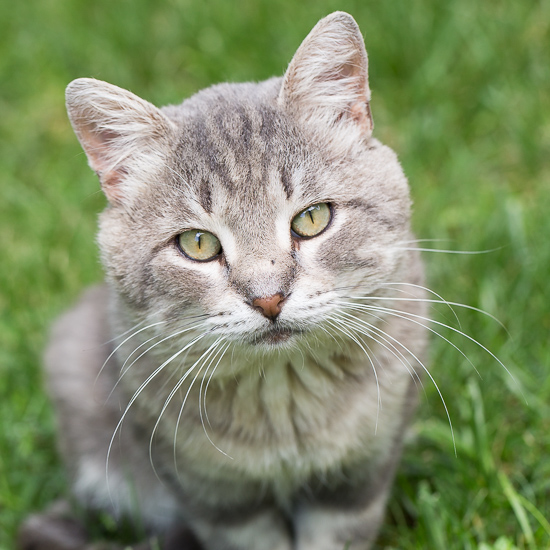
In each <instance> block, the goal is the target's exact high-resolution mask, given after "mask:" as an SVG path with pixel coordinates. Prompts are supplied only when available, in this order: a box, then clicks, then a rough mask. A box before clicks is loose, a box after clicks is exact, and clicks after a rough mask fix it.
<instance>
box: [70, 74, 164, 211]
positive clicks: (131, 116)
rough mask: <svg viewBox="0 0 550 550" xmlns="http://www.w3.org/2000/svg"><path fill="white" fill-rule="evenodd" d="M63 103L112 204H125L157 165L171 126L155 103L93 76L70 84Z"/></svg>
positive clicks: (153, 171) (161, 158)
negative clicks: (65, 104)
mask: <svg viewBox="0 0 550 550" xmlns="http://www.w3.org/2000/svg"><path fill="white" fill-rule="evenodd" d="M66 103H67V112H68V114H69V119H70V121H71V124H72V126H73V129H74V131H75V133H76V135H77V137H78V139H79V141H80V143H81V145H82V147H83V149H84V151H85V152H86V155H87V157H88V162H89V164H90V166H91V168H92V169H93V170H94V171H95V172H96V173H97V174H98V176H99V179H100V181H101V187H102V189H103V191H104V193H105V195H106V196H107V198H108V199H109V201H110V202H111V203H114V204H117V203H121V202H124V200H125V199H127V198H129V196H130V195H131V194H132V193H135V191H136V188H137V187H139V186H140V185H144V184H145V183H146V179H147V177H148V176H153V174H154V173H155V172H156V171H158V170H159V169H160V168H161V167H162V163H163V161H164V158H165V156H166V154H167V152H168V151H169V149H170V139H169V138H170V136H171V135H173V132H174V131H175V128H174V125H173V123H172V122H171V121H170V120H169V119H168V118H167V117H166V116H165V115H164V114H163V113H162V112H161V111H160V110H159V109H157V108H156V107H155V106H154V105H152V104H150V103H148V102H147V101H144V100H143V99H141V98H139V97H138V96H136V95H134V94H132V93H131V92H128V91H127V90H124V89H122V88H119V87H117V86H113V85H112V84H108V83H107V82H102V81H101V80H95V79H93V78H79V79H77V80H74V81H73V82H71V83H70V84H69V85H68V86H67V90H66Z"/></svg>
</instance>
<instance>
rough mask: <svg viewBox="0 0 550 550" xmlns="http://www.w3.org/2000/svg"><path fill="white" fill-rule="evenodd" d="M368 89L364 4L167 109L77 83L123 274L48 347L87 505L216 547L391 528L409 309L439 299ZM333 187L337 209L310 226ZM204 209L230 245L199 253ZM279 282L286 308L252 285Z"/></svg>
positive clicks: (75, 118)
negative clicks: (265, 301)
mask: <svg viewBox="0 0 550 550" xmlns="http://www.w3.org/2000/svg"><path fill="white" fill-rule="evenodd" d="M369 100H370V90H369V87H368V81H367V56H366V52H365V50H364V45H363V41H362V37H361V34H360V32H359V29H358V28H357V25H356V23H355V22H354V21H353V19H352V18H351V16H349V15H347V14H344V13H341V12H337V13H335V14H332V15H330V16H328V17H326V18H325V19H323V20H322V21H321V22H320V23H319V24H318V25H317V26H316V27H315V29H314V30H313V31H312V32H311V33H310V35H309V36H308V38H306V40H305V41H304V43H303V44H302V46H301V47H300V49H299V50H298V52H297V53H296V56H295V58H294V59H293V61H292V62H291V64H290V66H289V69H288V71H287V73H286V75H285V76H284V77H283V78H282V79H271V80H268V81H266V82H263V83H260V84H221V85H218V86H214V87H212V88H209V89H206V90H203V91H201V92H199V93H198V94H196V95H195V96H193V97H192V98H190V99H188V100H186V101H184V102H183V103H182V104H181V105H179V106H170V107H165V108H163V109H157V108H156V107H154V106H152V105H151V104H149V103H147V102H145V101H143V100H141V99H139V98H137V97H136V96H133V94H131V93H129V92H126V91H124V90H120V89H119V88H116V87H115V86H112V85H110V84H106V83H103V82H99V81H95V80H91V79H80V80H77V81H75V82H74V83H72V84H71V85H70V86H69V87H68V90H67V107H68V111H69V116H70V118H71V121H72V123H73V125H74V128H75V131H76V134H77V135H78V137H79V139H80V141H81V143H82V145H83V147H84V149H85V150H86V152H87V155H88V159H89V161H90V164H91V166H92V168H93V169H94V170H95V171H96V172H98V174H99V177H100V180H101V184H102V187H103V189H104V191H105V193H106V195H107V197H108V199H109V201H110V206H109V207H108V208H107V210H106V211H105V212H103V214H102V215H101V219H100V231H99V245H100V249H101V255H102V260H103V263H104V266H105V270H106V275H107V284H106V286H102V287H98V288H95V289H92V290H90V291H88V293H87V294H86V295H85V296H84V298H83V299H82V301H81V302H80V303H79V304H78V305H77V306H76V308H75V309H73V310H72V311H71V312H69V313H68V314H66V315H65V317H63V318H62V319H61V320H60V321H59V322H58V323H57V325H56V327H55V328H54V332H53V335H52V341H51V344H50V347H49V349H48V352H47V354H46V366H47V370H48V376H49V386H50V390H51V393H52V396H53V398H54V402H55V404H56V407H57V412H58V418H59V424H60V441H61V449H62V452H63V455H64V457H65V459H66V461H67V465H68V467H69V470H70V472H71V475H72V479H73V492H74V494H75V496H76V497H77V499H78V500H79V501H80V502H81V503H82V504H83V505H84V506H85V507H89V508H92V509H106V510H108V511H110V512H112V513H113V514H114V515H115V516H116V517H121V516H125V515H129V516H131V517H134V518H136V519H137V520H138V521H140V522H142V523H143V524H144V525H146V526H147V528H148V529H149V530H150V531H151V532H155V533H159V534H161V535H162V534H163V533H166V532H168V531H169V530H171V529H179V528H181V526H182V525H186V526H187V527H188V528H189V529H190V530H191V531H192V532H193V533H194V535H195V536H196V537H197V538H198V539H199V541H200V542H201V543H202V545H203V547H204V548H206V549H207V550H222V549H235V550H244V549H248V548H250V549H252V548H254V549H263V548H265V549H266V550H275V549H277V550H290V549H291V548H293V549H297V550H314V549H315V550H323V549H326V550H337V549H341V548H343V546H344V545H345V544H346V542H352V545H351V548H352V549H367V548H369V547H370V545H371V544H372V541H373V540H374V537H375V536H376V533H377V531H378V527H379V524H380V522H381V520H382V517H383V511H384V505H385V501H386V498H387V494H388V491H389V488H390V486H391V482H392V479H393V476H394V471H395V468H396V465H397V463H398V459H399V456H400V453H401V446H402V441H403V436H404V432H405V430H406V428H407V425H408V422H409V421H410V418H411V415H412V412H413V410H414V407H415V402H416V383H417V380H416V379H417V378H418V376H419V373H420V371H421V370H422V367H421V365H420V363H419V361H421V360H422V359H423V356H424V348H425V341H426V336H425V329H424V327H423V326H422V323H421V322H416V321H415V322H411V320H410V317H409V314H413V315H421V316H425V311H424V304H423V302H422V301H421V300H420V301H415V300H416V299H419V298H423V296H424V294H423V290H422V288H421V285H422V282H423V275H422V266H421V263H420V260H419V256H418V253H417V252H415V251H414V250H412V249H411V247H410V246H408V247H406V248H404V247H403V245H402V243H403V242H404V241H411V239H413V237H412V235H411V233H410V228H409V218H410V198H409V193H408V186H407V181H406V178H405V176H404V175H403V173H402V170H401V167H400V165H399V163H398V161H397V158H396V156H395V154H394V153H393V152H392V151H391V150H390V149H389V148H387V147H385V146H383V145H382V144H380V143H379V142H378V141H377V140H376V139H374V138H373V137H371V133H372V118H371V115H370V106H369V103H368V102H369ZM319 202H328V203H330V204H331V206H332V208H333V219H332V221H331V223H330V225H329V227H328V228H327V230H326V231H324V232H323V233H322V234H320V235H318V236H316V237H314V238H311V239H307V240H299V239H296V238H294V237H292V235H291V233H290V222H291V220H292V218H293V217H294V216H295V215H296V214H297V213H298V212H300V211H301V210H303V209H304V208H306V207H308V206H310V205H312V204H315V203H319ZM187 229H201V230H205V231H209V232H211V233H213V234H215V235H216V236H217V237H218V238H219V240H220V241H221V244H222V248H223V254H222V256H221V257H220V258H219V259H215V260H213V261H210V262H195V261H193V260H190V259H189V258H187V257H185V256H184V255H183V254H182V253H181V252H180V251H179V250H178V248H177V247H176V245H175V239H176V237H177V235H178V234H180V233H182V232H183V231H185V230H187ZM397 285H401V286H397ZM275 294H280V295H281V296H283V297H284V298H285V301H284V303H283V306H282V310H281V313H280V315H279V316H278V317H277V319H276V320H275V321H274V320H272V319H269V318H266V317H265V316H263V315H262V314H261V312H259V311H258V310H257V309H256V308H254V307H253V300H254V299H256V298H258V297H269V296H273V295H275ZM396 296H398V297H405V298H411V299H412V300H411V301H392V299H393V298H394V297H396ZM363 306H368V307H371V308H372V307H376V308H380V307H383V306H385V307H387V308H393V309H394V310H399V311H400V312H401V313H400V314H399V315H393V314H392V313H391V312H390V311H388V310H384V311H383V310H381V309H371V310H366V309H365V308H364V307H363ZM354 308H355V309H354ZM361 308H362V309H361ZM369 311H370V312H369ZM350 315H353V316H354V317H350ZM366 323H370V324H371V325H367V324H366ZM368 327H370V328H368ZM193 339H196V342H195V343H193V344H192V345H190V343H191V342H192V341H193ZM193 365H194V368H193V369H192V370H188V369H190V368H191V367H192V366H193ZM161 367H162V368H161ZM206 390H207V391H206Z"/></svg>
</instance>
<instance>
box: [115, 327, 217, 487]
mask: <svg viewBox="0 0 550 550" xmlns="http://www.w3.org/2000/svg"><path fill="white" fill-rule="evenodd" d="M206 334H207V333H204V334H200V335H199V336H197V337H196V338H194V339H193V340H191V342H189V343H188V344H187V345H185V346H184V347H183V348H181V349H180V350H179V351H177V352H176V353H174V354H173V355H172V356H171V357H170V358H169V359H167V360H166V361H164V362H163V363H162V364H161V365H160V366H159V367H157V368H156V369H155V370H154V371H153V372H152V373H151V374H150V375H149V376H148V377H147V379H146V380H145V381H144V382H142V384H141V385H140V386H139V388H138V389H137V390H136V391H135V392H134V395H132V397H131V399H130V401H129V402H128V405H126V409H125V410H124V412H123V413H122V416H121V417H120V420H119V421H118V423H117V425H116V427H115V430H114V432H113V435H112V437H111V441H110V442H109V446H108V448H107V457H106V460H105V475H106V480H107V491H108V493H109V495H110V494H111V489H110V485H109V457H110V456H111V450H112V448H113V443H114V440H115V437H116V435H117V433H118V432H119V430H120V428H121V426H122V423H123V422H124V419H125V418H126V415H127V414H128V411H129V410H130V408H131V406H132V405H133V404H134V402H135V401H136V399H137V398H138V397H139V396H140V395H141V393H142V392H143V390H144V389H145V388H146V387H147V385H148V384H149V383H150V382H151V380H153V379H154V378H155V377H156V376H157V375H158V374H159V373H160V372H161V371H162V370H163V369H164V368H165V367H166V366H167V365H169V364H170V363H171V362H172V361H173V360H174V359H176V357H178V356H179V355H181V354H182V353H183V352H184V351H185V350H187V349H188V348H190V347H191V346H193V345H194V344H196V343H197V342H198V341H199V340H201V339H202V338H204V337H205V336H206Z"/></svg>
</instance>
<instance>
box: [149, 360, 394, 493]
mask: <svg viewBox="0 0 550 550" xmlns="http://www.w3.org/2000/svg"><path fill="white" fill-rule="evenodd" d="M342 361H347V360H344V359H342V358H328V357H326V358H325V359H324V360H323V361H317V360H316V361H314V360H312V359H311V358H307V357H305V358H303V359H302V360H301V361H300V363H292V362H289V361H287V360H283V359H279V360H274V361H272V362H271V363H269V364H267V363H264V364H263V365H262V366H258V369H257V370H251V371H250V372H248V373H246V374H243V375H241V376H238V377H236V378H233V379H227V380H225V381H223V382H222V381H218V380H216V381H212V382H211V383H210V384H209V386H208V390H207V391H205V385H203V387H202V393H201V388H200V385H199V384H197V387H196V388H195V389H193V390H192V391H191V392H190V394H189V397H188V400H187V403H186V405H185V408H184V409H183V411H182V412H181V414H180V412H179V411H177V415H178V416H177V418H176V408H174V411H173V412H172V413H168V414H167V415H166V418H165V419H164V420H163V422H162V423H161V424H159V428H158V431H159V435H161V434H162V435H161V437H162V438H163V439H165V441H166V442H168V443H169V448H172V447H174V445H173V443H174V436H175V434H176V433H177V435H176V436H175V448H176V449H177V452H176V455H177V456H179V457H180V459H181V461H182V462H185V463H186V464H187V466H188V467H191V469H192V470H194V471H196V472H197V473H199V474H203V475H205V476H208V477H212V475H213V472H219V473H220V475H222V477H223V478H224V479H227V477H233V478H234V479H235V481H238V480H239V479H240V478H242V479H245V478H246V479H249V480H251V479H252V480H254V479H256V480H262V481H264V482H265V481H267V482H269V481H270V480H271V481H272V482H273V483H274V484H278V485H281V484H288V486H289V487H292V486H295V485H297V484H300V483H303V482H304V480H307V479H308V478H309V477H310V476H311V475H315V474H316V473H322V472H330V471H335V470H338V469H339V468H340V467H341V466H342V465H344V464H349V463H352V462H354V461H357V460H362V459H365V458H368V457H369V456H372V455H374V454H376V452H377V449H378V448H381V447H383V446H384V441H385V440H386V439H387V438H388V437H391V434H392V433H394V430H395V429H396V426H397V424H399V423H400V421H401V420H400V414H399V408H400V404H401V403H400V401H399V400H397V396H396V401H395V403H392V399H393V397H392V394H393V392H392V391H386V390H387V389H388V388H385V386H384V380H379V383H378V385H377V384H376V381H375V380H374V377H373V376H372V374H371V373H370V372H369V370H368V366H367V365H349V364H345V363H342ZM393 385H394V382H392V384H389V386H393ZM381 391H382V392H383V393H384V400H383V401H384V407H383V408H381V407H380V392H381ZM398 393H399V392H398ZM165 414H166V412H165ZM170 460H171V461H172V460H173V455H172V454H170Z"/></svg>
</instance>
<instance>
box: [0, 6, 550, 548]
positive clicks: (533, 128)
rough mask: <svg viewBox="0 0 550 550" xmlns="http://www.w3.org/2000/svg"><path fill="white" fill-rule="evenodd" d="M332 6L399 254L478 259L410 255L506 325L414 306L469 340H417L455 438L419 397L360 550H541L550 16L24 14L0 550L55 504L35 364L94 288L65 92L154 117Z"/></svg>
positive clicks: (3, 22)
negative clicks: (408, 208)
mask: <svg viewBox="0 0 550 550" xmlns="http://www.w3.org/2000/svg"><path fill="white" fill-rule="evenodd" d="M337 9H342V10H346V11H349V12H350V13H351V14H352V15H354V17H355V18H356V19H357V21H358V23H359V25H360V27H361V29H362V31H363V34H364V36H365V42H366V44H367V49H368V52H369V58H370V76H371V88H372V90H373V102H372V109H373V115H374V120H375V124H376V128H375V135H376V136H377V137H378V138H379V139H381V140H382V141H383V142H385V143H387V144H389V145H391V146H392V147H393V148H394V149H395V150H396V151H397V152H398V154H399V156H400V159H401V161H402V163H403V165H404V168H405V171H406V173H407V174H408V176H409V179H410V182H411V187H412V193H413V197H414V200H415V219H414V225H415V229H416V232H417V236H418V237H419V238H421V239H427V241H426V242H425V243H424V245H425V246H426V248H438V249H445V250H457V251H487V250H489V251H490V252H487V253H484V254H444V253H436V252H427V253H425V259H426V262H427V264H428V272H429V285H430V287H431V288H432V289H433V290H434V291H435V292H437V293H438V294H440V295H442V296H443V297H444V298H445V299H447V300H449V301H452V302H460V303H464V304H468V305H470V306H473V307H476V308H481V309H483V310H485V311H487V312H488V313H490V314H491V315H494V316H495V317H497V318H498V319H499V320H500V321H501V322H502V323H503V324H504V326H505V327H506V330H504V329H503V328H502V327H501V326H500V325H499V324H498V323H496V322H495V321H493V320H492V319H490V318H488V317H487V316H484V315H481V314H479V313H476V312H474V311H472V310H467V309H461V308H455V310H456V311H457V314H458V316H459V318H460V325H458V323H457V321H456V319H455V318H454V315H453V313H452V312H451V311H450V310H449V308H447V307H443V306H438V307H437V309H434V311H433V313H432V315H433V316H434V319H435V320H436V321H437V322H438V323H445V324H450V325H451V326H452V327H454V328H455V329H459V330H461V331H463V332H464V333H465V334H466V335H468V337H464V336H460V334H458V333H457V332H456V331H455V330H452V329H447V328H444V327H442V326H441V325H439V324H434V325H433V328H434V329H435V330H437V331H439V332H440V333H441V334H442V336H444V337H445V338H446V339H448V340H449V341H450V342H451V344H450V343H448V342H447V341H445V340H443V339H440V338H438V337H434V338H433V342H432V348H431V360H430V365H431V373H432V374H433V377H434V379H435V380H436V382H437V384H438V386H439V389H440V391H441V394H442V395H443V397H444V399H445V402H446V405H447V408H448V412H449V416H450V419H451V422H452V429H453V433H454V440H453V437H452V436H451V428H450V426H449V420H448V418H447V415H446V412H445V408H444V406H443V404H442V400H441V399H440V397H439V395H438V392H437V391H436V389H435V387H434V386H433V384H431V383H430V382H429V380H426V382H425V384H424V385H425V395H423V396H422V399H421V407H420V410H419V414H418V420H417V422H416V424H415V433H414V434H413V437H411V442H410V444H409V445H408V447H407V450H406V453H405V456H404V460H403V463H402V466H401V469H400V473H399V476H398V480H397V483H396V486H395V489H394V492H393V495H392V500H391V502H390V505H389V512H388V516H387V520H386V523H385V525H384V528H383V531H382V534H381V538H380V540H379V542H378V545H377V548H378V549H400V550H407V549H429V550H432V549H436V550H439V549H440V550H451V549H457V550H458V549H480V550H490V549H493V550H512V549H515V548H518V549H528V550H534V549H548V548H550V524H549V518H550V347H549V345H548V337H549V331H550V307H549V306H550V291H549V288H550V285H549V284H548V277H549V276H550V246H549V244H548V241H549V238H550V216H549V215H548V213H549V212H550V193H549V190H550V164H549V162H548V160H549V157H550V2H548V1H536V0H522V1H517V0H498V1H497V0H494V1H489V0H488V1H485V2H480V1H479V0H456V1H454V2H444V1H440V0H418V1H416V2H410V1H407V0H391V1H390V0H386V1H381V0H376V1H375V0H363V1H359V0H357V1H350V0H340V1H333V0H315V1H313V0H304V1H302V2H293V1H290V0H270V1H267V0H256V1H241V2H239V1H235V2H231V1H229V0H206V1H204V2H199V1H198V0H195V1H194V2H192V1H191V0H134V1H130V0H119V1H112V0H109V1H107V0H96V1H94V2H87V1H84V0H72V1H69V0H44V1H38V0H29V1H21V2H7V1H5V2H2V3H0V193H1V200H0V246H1V252H2V261H1V262H0V381H1V382H0V550H9V549H11V548H13V537H14V533H15V530H16V528H17V525H18V523H19V522H20V521H21V519H22V518H23V517H24V516H25V515H26V514H28V513H29V512H30V511H32V510H39V509H41V508H43V507H45V506H46V505H47V503H48V502H49V501H51V500H52V499H54V498H56V497H57V496H59V495H61V494H63V492H64V491H65V490H66V479H65V477H64V473H63V469H62V467H61V464H60V462H59V458H58V456H57V454H56V451H55V429H54V425H53V420H52V414H51V409H50V405H49V403H48V400H47V398H46V396H45V394H44V391H43V389H42V381H41V374H40V356H41V350H42V348H43V346H44V343H45V341H46V337H47V331H48V326H49V325H50V323H51V321H52V319H54V317H55V316H56V315H57V314H58V313H59V312H60V311H62V310H63V308H65V307H67V306H68V305H69V304H70V303H71V301H72V300H74V299H75V298H76V296H77V295H78V294H79V292H80V291H81V289H82V288H83V287H85V286H86V285H88V284H90V283H92V282H94V281H98V280H100V278H101V267H100V265H99V262H98V255H97V252H96V247H95V243H94V232H95V220H96V216H97V213H98V212H99V211H100V210H101V209H102V208H103V206H104V204H105V200H104V198H103V196H102V194H101V193H100V192H99V186H98V182H97V180H96V178H95V176H94V175H93V174H92V172H91V171H90V170H89V169H88V168H87V165H86V161H85V158H84V155H83V153H82V152H81V149H80V147H79V145H78V143H77V140H76V138H75V137H74V135H73V133H72V130H71V128H70V126H69V123H68V121H67V118H66V115H65V111H64V97H63V96H64V87H65V86H66V84H67V83H68V82H69V81H70V80H72V79H74V78H77V77H80V76H93V77H96V78H100V79H102V80H107V81H109V82H112V83H114V84H117V85H119V86H122V87H125V88H129V89H130V90H132V91H133V92H135V93H137V94H138V95H140V96H142V97H144V98H146V99H148V100H150V101H152V102H153V103H156V104H158V105H162V104H166V103H176V102H179V101H180V100H181V99H182V98H183V97H185V96H188V95H190V94H192V93H193V92H194V91H196V90H198V89H200V88H202V87H204V86H207V85H209V84H211V83H215V82H219V81H224V80H233V81H243V80H261V79H264V78H266V77H269V76H271V75H274V74H282V73H283V71H284V69H285V67H286V64H287V63H288V61H289V60H290V58H291V57H292V54H293V53H294V51H295V49H296V48H297V47H298V45H299V43H300V41H301V40H302V39H303V38H304V37H305V36H306V34H307V33H308V32H309V30H310V29H311V27H312V26H313V25H314V24H315V23H316V21H317V20H318V19H319V18H321V17H322V16H324V15H326V14H327V13H329V12H331V11H334V10H337ZM434 240H435V241H434ZM469 337H471V338H474V339H475V340H477V341H479V342H480V343H481V344H482V346H484V347H485V348H487V349H488V350H489V352H487V351H485V350H484V349H483V348H482V347H481V346H480V345H477V344H475V343H474V342H473V341H471V340H470V338H469ZM454 346H456V347H458V348H459V349H460V350H461V351H462V352H463V354H461V353H459V352H458V351H457V350H456V349H455V348H454ZM492 354H494V355H496V356H497V357H498V361H497V360H496V359H495V358H494V357H492ZM499 361H501V362H502V363H503V364H504V365H505V366H506V369H505V368H504V367H503V366H501V365H500V364H499ZM470 362H471V363H470ZM472 364H473V365H472ZM474 367H475V368H474ZM475 369H477V371H478V373H479V374H478V373H476V370H475Z"/></svg>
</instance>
